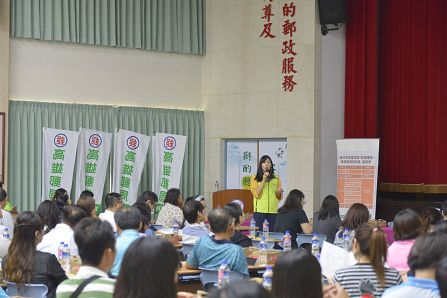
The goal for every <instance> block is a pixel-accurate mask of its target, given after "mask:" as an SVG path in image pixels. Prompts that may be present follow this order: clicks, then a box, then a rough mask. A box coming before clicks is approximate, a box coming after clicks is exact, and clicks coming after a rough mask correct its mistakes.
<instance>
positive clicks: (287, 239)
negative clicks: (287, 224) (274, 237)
mask: <svg viewBox="0 0 447 298" xmlns="http://www.w3.org/2000/svg"><path fill="white" fill-rule="evenodd" d="M282 247H283V250H284V252H286V251H289V250H291V249H292V236H291V235H290V233H289V231H286V233H285V234H284V237H283V245H282Z"/></svg>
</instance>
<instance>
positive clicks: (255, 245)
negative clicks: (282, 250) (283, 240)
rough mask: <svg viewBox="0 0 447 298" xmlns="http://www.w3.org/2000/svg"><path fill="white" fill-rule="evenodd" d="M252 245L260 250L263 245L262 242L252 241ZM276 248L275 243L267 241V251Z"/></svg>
mask: <svg viewBox="0 0 447 298" xmlns="http://www.w3.org/2000/svg"><path fill="white" fill-rule="evenodd" d="M251 244H252V245H253V246H254V247H256V248H259V245H260V244H261V240H256V239H252V240H251ZM274 246H275V242H272V241H267V249H273V247H274Z"/></svg>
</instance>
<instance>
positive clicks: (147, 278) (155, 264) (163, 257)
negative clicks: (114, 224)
mask: <svg viewBox="0 0 447 298" xmlns="http://www.w3.org/2000/svg"><path fill="white" fill-rule="evenodd" d="M178 268H179V258H178V254H177V250H176V249H175V248H174V246H172V244H171V243H169V242H168V241H167V240H165V239H162V238H159V237H143V238H140V239H138V240H136V241H134V242H133V243H132V244H131V245H130V246H129V248H128V249H127V251H126V254H125V255H124V258H123V262H122V266H121V274H120V275H119V276H118V279H117V280H116V286H115V293H114V294H113V297H114V298H127V297H136V298H137V297H163V298H175V297H177V290H176V285H175V283H176V279H177V277H176V273H177V269H178Z"/></svg>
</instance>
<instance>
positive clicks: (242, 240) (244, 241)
mask: <svg viewBox="0 0 447 298" xmlns="http://www.w3.org/2000/svg"><path fill="white" fill-rule="evenodd" d="M231 242H233V243H234V244H237V245H240V246H242V247H250V246H252V243H251V239H250V238H248V237H247V236H245V235H244V234H242V232H241V231H239V230H235V231H234V235H233V237H231Z"/></svg>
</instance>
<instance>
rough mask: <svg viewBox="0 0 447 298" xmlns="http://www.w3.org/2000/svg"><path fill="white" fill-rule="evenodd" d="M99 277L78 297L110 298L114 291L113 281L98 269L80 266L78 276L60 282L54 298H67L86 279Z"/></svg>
mask: <svg viewBox="0 0 447 298" xmlns="http://www.w3.org/2000/svg"><path fill="white" fill-rule="evenodd" d="M93 275H99V276H101V277H100V278H98V279H95V280H94V281H92V282H90V283H89V284H87V286H86V287H85V288H84V290H83V291H82V292H81V294H80V295H79V298H90V297H95V298H111V297H113V290H114V289H115V280H113V279H110V278H108V276H107V274H106V273H105V272H103V271H101V270H99V269H98V268H95V267H91V266H81V267H80V268H79V271H78V274H76V276H75V277H74V278H72V279H67V280H65V281H64V282H62V283H61V284H60V285H59V286H58V287H57V290H56V298H69V297H70V295H71V294H72V293H73V292H74V291H76V289H77V288H78V286H79V285H80V284H81V283H82V282H83V281H84V280H85V279H87V278H89V277H91V276H93Z"/></svg>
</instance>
